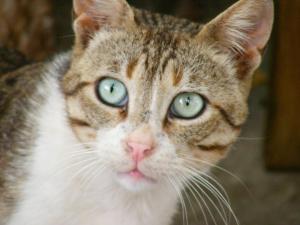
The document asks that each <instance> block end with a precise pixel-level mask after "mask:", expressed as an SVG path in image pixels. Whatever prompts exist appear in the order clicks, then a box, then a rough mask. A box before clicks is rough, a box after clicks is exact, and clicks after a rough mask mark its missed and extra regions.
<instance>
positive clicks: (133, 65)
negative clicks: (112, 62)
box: [126, 59, 138, 79]
mask: <svg viewBox="0 0 300 225" xmlns="http://www.w3.org/2000/svg"><path fill="white" fill-rule="evenodd" d="M137 64H138V59H135V60H133V61H132V62H130V63H129V64H128V66H127V70H126V75H127V77H128V78H129V79H131V78H132V75H133V72H134V70H135V68H136V66H137Z"/></svg>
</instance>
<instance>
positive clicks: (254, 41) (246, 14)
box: [197, 0, 274, 77]
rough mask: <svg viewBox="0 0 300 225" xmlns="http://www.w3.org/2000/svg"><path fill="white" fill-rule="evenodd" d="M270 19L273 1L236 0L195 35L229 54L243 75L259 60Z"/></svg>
mask: <svg viewBox="0 0 300 225" xmlns="http://www.w3.org/2000/svg"><path fill="white" fill-rule="evenodd" d="M273 20H274V3H273V0H240V1H238V2H237V3H236V4H234V5H233V6H232V7H230V8H229V9H228V10H226V11H225V12H224V13H222V14H221V15H219V16H218V17H217V18H215V19H214V20H212V21H211V22H210V23H208V24H207V25H206V26H204V28H203V29H202V30H201V31H200V33H199V34H198V36H197V38H198V39H200V40H201V41H204V42H208V43H209V44H212V45H213V46H215V47H216V48H218V49H219V50H221V51H223V52H226V53H228V54H230V55H231V56H232V58H233V59H234V60H237V66H238V67H239V68H238V71H240V73H241V74H239V76H241V77H243V76H246V75H247V74H249V73H252V72H253V71H254V70H255V69H257V67H258V66H259V64H260V63H261V54H262V53H263V51H264V49H265V47H266V44H267V42H268V40H269V38H270V35H271V32H272V26H273Z"/></svg>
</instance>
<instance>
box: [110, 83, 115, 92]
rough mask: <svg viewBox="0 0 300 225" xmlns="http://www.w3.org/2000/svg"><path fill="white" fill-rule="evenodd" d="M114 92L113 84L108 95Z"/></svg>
mask: <svg viewBox="0 0 300 225" xmlns="http://www.w3.org/2000/svg"><path fill="white" fill-rule="evenodd" d="M114 90H115V83H113V84H112V85H111V86H110V93H113V92H114Z"/></svg>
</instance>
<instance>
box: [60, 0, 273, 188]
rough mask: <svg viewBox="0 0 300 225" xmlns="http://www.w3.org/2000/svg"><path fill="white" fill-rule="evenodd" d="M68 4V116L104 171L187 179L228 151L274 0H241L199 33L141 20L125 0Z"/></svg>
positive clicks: (131, 180)
mask: <svg viewBox="0 0 300 225" xmlns="http://www.w3.org/2000/svg"><path fill="white" fill-rule="evenodd" d="M74 11H75V15H76V19H75V23H74V29H75V33H76V44H75V48H74V55H73V63H72V65H71V69H70V71H69V72H68V73H67V74H66V76H65V78H64V82H63V85H64V90H65V95H66V101H67V109H68V115H69V121H70V125H71V127H72V129H73V130H74V133H75V134H76V136H77V138H78V140H79V141H80V142H82V143H86V144H87V146H89V149H87V150H86V151H92V152H93V154H94V155H93V157H95V158H96V159H97V160H99V162H100V164H99V165H102V166H104V167H105V170H106V172H107V173H111V175H112V176H113V177H114V179H115V180H116V181H117V182H119V183H120V184H121V186H122V185H123V186H124V187H126V188H128V189H130V190H137V189H141V190H144V188H146V187H152V188H153V187H155V186H156V185H157V184H161V183H168V182H170V183H172V181H176V182H178V183H180V184H183V183H184V182H185V179H188V178H189V177H191V176H192V175H195V173H201V172H205V171H207V170H208V169H209V168H210V167H211V166H212V165H214V164H215V163H217V162H218V161H219V160H220V159H222V158H223V157H224V156H225V155H226V153H227V151H228V150H229V148H230V146H231V145H232V143H233V142H234V141H235V140H236V138H237V136H238V135H239V133H240V129H241V126H242V124H243V123H244V122H245V120H246V117H247V111H248V109H247V97H248V95H249V90H250V86H251V80H252V77H251V76H252V73H253V72H254V70H255V69H256V68H257V67H258V66H259V64H260V63H261V54H262V52H263V50H264V48H265V46H266V44H267V41H268V39H269V37H270V34H271V29H272V24H273V2H272V0H240V1H238V2H237V3H236V4H235V5H233V6H232V7H231V8H229V9H228V10H226V11H225V12H224V13H222V14H221V15H219V16H218V17H217V18H215V19H214V20H212V21H211V22H209V23H208V24H206V25H205V26H204V27H203V28H202V29H201V30H199V32H198V34H197V35H190V34H185V33H180V32H178V31H177V32H171V31H166V30H165V29H163V27H157V28H147V26H145V25H143V26H142V25H140V24H137V22H136V18H135V16H136V15H135V14H134V10H132V8H131V7H130V6H129V5H128V4H127V3H126V2H125V1H124V0H74ZM91 149H92V150H91Z"/></svg>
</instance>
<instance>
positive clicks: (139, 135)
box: [125, 127, 155, 162]
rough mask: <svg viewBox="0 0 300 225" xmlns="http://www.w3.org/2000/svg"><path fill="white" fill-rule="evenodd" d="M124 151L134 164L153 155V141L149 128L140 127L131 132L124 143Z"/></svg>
mask: <svg viewBox="0 0 300 225" xmlns="http://www.w3.org/2000/svg"><path fill="white" fill-rule="evenodd" d="M125 145H126V146H125V150H126V152H128V154H130V156H131V158H132V159H133V160H134V161H135V162H140V161H142V160H143V159H145V158H146V157H149V156H150V155H152V154H153V152H154V150H155V141H154V137H153V135H152V133H151V130H150V128H148V127H142V128H140V129H137V130H135V131H134V132H132V133H131V134H130V135H129V136H128V138H127V139H126V141H125Z"/></svg>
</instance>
